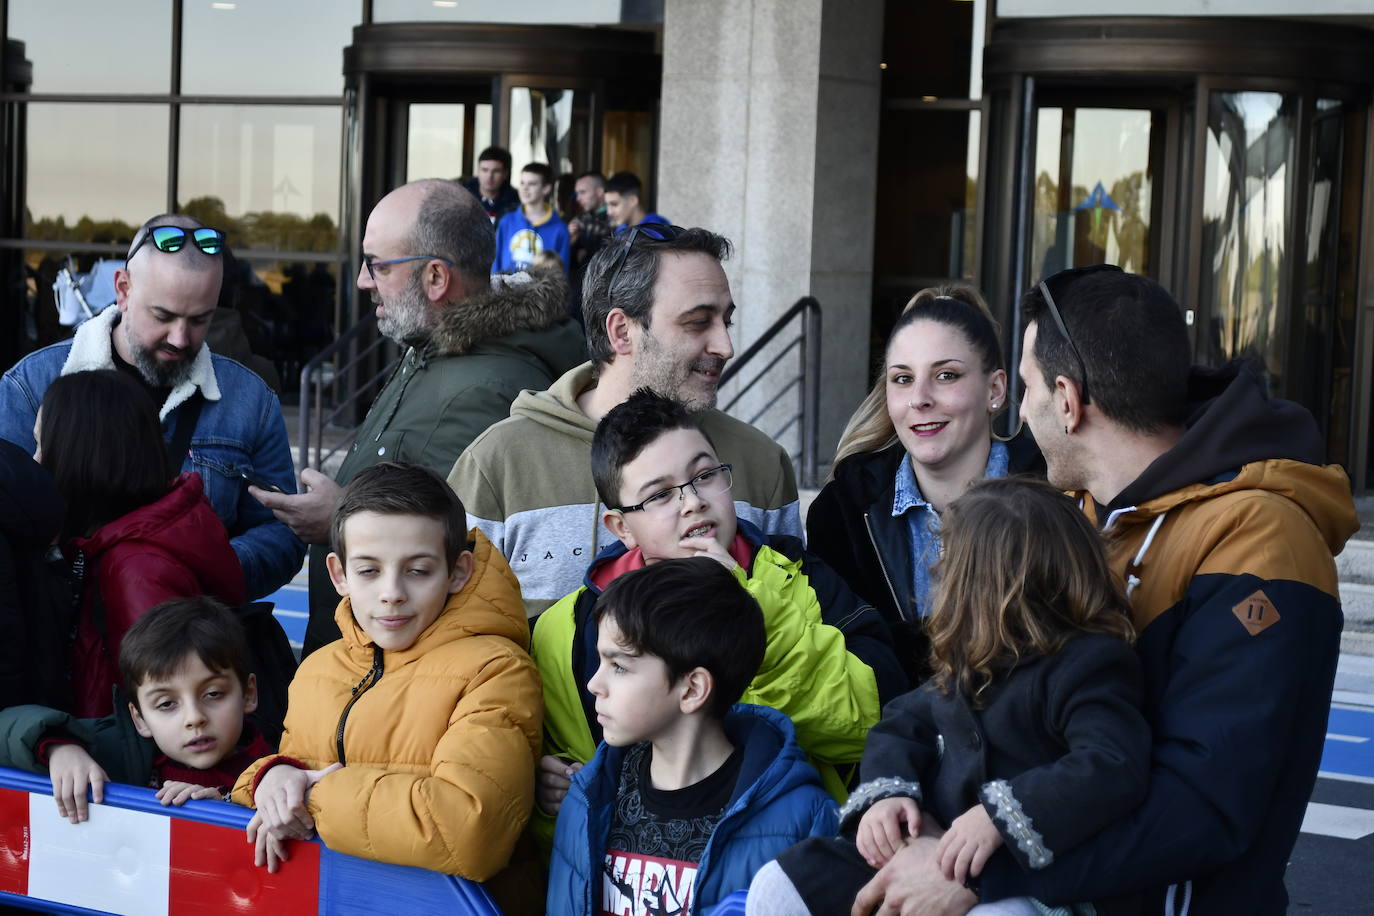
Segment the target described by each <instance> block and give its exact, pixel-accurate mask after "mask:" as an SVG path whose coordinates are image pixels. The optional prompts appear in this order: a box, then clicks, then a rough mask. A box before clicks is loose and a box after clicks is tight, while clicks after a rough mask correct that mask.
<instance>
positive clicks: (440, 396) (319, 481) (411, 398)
mask: <svg viewBox="0 0 1374 916" xmlns="http://www.w3.org/2000/svg"><path fill="white" fill-rule="evenodd" d="M495 251H496V234H495V230H494V229H492V226H491V222H490V220H488V219H487V213H486V211H485V210H484V209H482V206H481V204H480V203H479V202H478V201H477V199H476V198H475V197H473V196H472V195H471V194H469V193H468V192H467V191H465V190H464V189H463V188H462V186H461V185H459V184H457V183H456V182H452V181H446V180H443V179H438V178H430V179H423V180H421V181H413V182H411V183H410V184H406V185H403V186H401V187H399V188H397V189H396V190H394V191H392V192H391V193H390V194H387V195H386V196H385V197H383V198H382V199H381V200H380V201H379V202H378V203H377V206H376V207H374V208H373V210H372V213H371V214H370V215H369V216H368V218H367V227H366V229H365V231H364V233H363V251H362V258H361V262H362V263H361V264H360V265H359V267H358V279H357V283H358V289H359V290H360V291H361V292H362V293H364V294H366V295H367V296H368V297H369V298H370V299H371V302H372V305H373V307H374V309H375V314H376V317H377V330H378V331H380V332H381V333H382V334H383V335H385V336H386V337H388V338H390V339H391V340H393V341H395V342H396V343H397V344H398V345H399V346H400V347H401V349H402V357H401V362H400V365H399V366H398V367H397V368H396V370H395V372H393V373H392V375H391V377H390V378H389V379H388V380H387V382H386V385H385V387H383V388H382V390H381V392H380V393H379V394H378V395H377V399H376V400H375V401H374V402H373V403H372V407H371V409H370V410H369V411H368V413H367V416H366V417H365V418H364V419H363V422H362V425H361V426H360V427H359V428H358V432H357V435H356V436H355V438H354V440H353V446H352V448H351V449H350V450H349V452H348V455H347V456H346V457H345V458H344V462H343V464H342V465H341V466H340V468H339V471H338V473H337V474H336V475H335V477H334V478H333V479H330V478H329V477H328V476H326V475H325V474H323V473H321V472H320V471H317V470H315V469H312V468H306V469H305V470H303V471H302V472H301V483H303V484H304V485H305V486H306V487H308V488H309V491H308V492H307V493H303V494H300V495H291V494H280V493H270V492H267V491H266V490H259V489H257V488H256V487H254V488H252V490H251V492H252V493H253V495H254V496H256V497H257V498H258V499H260V500H261V501H262V503H263V504H264V505H266V506H268V507H269V508H271V509H272V510H273V511H274V512H275V513H276V514H277V517H278V518H279V519H281V520H282V521H284V522H286V523H287V524H288V525H290V526H291V529H292V530H293V531H295V532H296V534H297V535H298V536H299V537H300V538H301V540H303V541H305V542H306V543H307V544H310V545H311V553H310V622H309V624H308V625H307V628H306V634H305V646H304V653H305V654H309V653H310V652H312V651H314V650H315V649H317V648H319V647H320V646H322V645H324V644H325V643H328V642H333V641H334V640H335V639H338V638H339V628H338V626H337V625H336V624H335V623H334V609H335V607H336V606H337V604H338V601H339V598H338V594H337V593H336V592H335V591H334V585H333V583H332V582H330V580H329V572H328V570H327V568H326V567H325V562H324V560H325V555H326V554H327V553H328V545H329V516H330V512H331V511H332V509H333V506H334V502H335V501H336V499H337V498H338V494H339V490H340V488H341V487H343V486H345V485H346V484H347V483H348V482H349V481H350V480H352V479H353V478H354V477H355V476H357V474H358V472H359V471H362V470H363V469H364V468H368V467H371V466H372V465H374V464H377V463H379V462H382V461H410V462H414V463H416V464H422V465H424V466H425V467H428V468H430V469H431V470H433V471H435V472H436V473H438V474H441V475H442V474H446V473H448V470H449V468H451V467H452V466H453V462H454V461H455V460H456V459H457V458H458V455H459V454H460V453H461V452H462V451H463V449H465V448H466V447H467V445H468V443H469V442H471V441H472V440H473V439H474V438H475V437H476V436H477V435H478V434H479V433H481V432H482V431H483V430H485V429H486V428H487V427H488V426H490V425H491V424H493V423H495V422H497V421H498V420H501V419H503V418H505V417H506V416H507V415H508V414H509V412H510V406H511V402H512V401H514V400H515V397H516V395H517V394H519V393H520V392H521V390H523V389H526V388H533V389H535V390H538V389H541V388H543V387H545V386H546V385H548V384H549V382H551V381H553V380H554V379H556V378H558V376H559V375H561V374H562V373H563V372H565V371H566V370H567V369H569V368H570V367H572V366H575V365H577V364H578V363H579V362H581V361H582V360H583V359H584V358H585V354H586V348H585V345H584V344H583V341H582V332H581V329H580V328H578V326H577V323H576V322H575V321H573V320H572V319H570V318H569V317H568V316H567V311H566V308H565V304H564V303H565V300H566V298H567V284H566V281H565V280H564V279H563V276H562V274H559V273H555V274H553V275H549V274H544V273H541V274H540V275H539V276H533V275H530V274H523V273H522V274H515V275H513V276H510V277H492V276H491V263H492V258H493V257H494V254H495Z"/></svg>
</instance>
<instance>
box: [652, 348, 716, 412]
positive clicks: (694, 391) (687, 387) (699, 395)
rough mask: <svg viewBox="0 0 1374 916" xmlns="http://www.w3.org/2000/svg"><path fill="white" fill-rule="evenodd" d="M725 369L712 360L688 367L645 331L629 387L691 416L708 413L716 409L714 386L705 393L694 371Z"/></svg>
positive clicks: (687, 364) (696, 361) (702, 358)
mask: <svg viewBox="0 0 1374 916" xmlns="http://www.w3.org/2000/svg"><path fill="white" fill-rule="evenodd" d="M724 368H725V360H723V359H720V358H719V357H713V356H703V357H701V358H700V359H696V360H693V361H692V362H689V363H683V362H681V361H679V360H678V359H676V358H675V357H674V355H673V353H671V352H670V351H669V350H668V349H667V348H666V347H664V346H663V345H662V344H660V343H659V342H658V338H656V337H654V335H653V333H652V332H650V331H649V330H648V329H647V328H646V329H645V331H644V336H643V338H641V347H640V351H639V353H638V354H636V356H635V364H634V371H633V373H631V378H630V381H631V387H632V388H634V389H638V388H648V389H650V390H652V391H653V392H654V393H655V394H658V395H660V396H661V397H665V398H672V399H673V400H674V401H677V402H679V403H680V404H682V405H683V406H684V407H686V408H687V409H688V410H691V411H694V412H695V411H700V410H708V409H710V408H712V407H715V406H716V386H715V385H711V386H710V389H709V390H707V384H708V383H707V381H706V380H705V379H704V378H701V377H700V376H697V375H695V374H694V373H695V372H696V371H697V370H709V371H714V372H716V373H719V372H720V371H721V370H722V369H724Z"/></svg>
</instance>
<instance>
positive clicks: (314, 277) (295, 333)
mask: <svg viewBox="0 0 1374 916" xmlns="http://www.w3.org/2000/svg"><path fill="white" fill-rule="evenodd" d="M338 273H339V271H338V265H337V264H335V263H308V262H302V261H277V260H259V259H250V260H238V261H237V267H236V269H234V270H233V276H234V282H233V283H232V284H231V285H230V288H229V290H228V292H227V293H226V295H225V296H224V297H222V298H221V307H225V306H228V307H230V308H232V309H234V310H235V311H236V312H237V314H238V322H239V324H241V326H242V328H243V333H244V335H245V336H246V338H247V341H248V343H249V345H250V346H251V348H252V351H253V353H254V354H256V355H257V356H258V357H260V358H262V359H265V360H267V361H269V362H270V364H271V365H272V367H273V368H274V369H275V370H276V374H277V376H278V378H279V379H280V383H281V388H280V389H279V390H281V391H285V392H293V391H296V390H297V389H298V388H299V387H300V370H301V366H302V365H303V364H304V363H305V362H306V361H307V360H309V359H310V357H312V356H314V355H315V354H316V353H318V352H319V351H320V350H321V349H323V348H324V346H325V345H326V344H328V343H329V342H330V341H332V340H333V339H334V306H335V292H336V290H337V288H338ZM255 368H256V367H255ZM258 371H259V374H264V373H263V372H262V370H261V369H259V370H258Z"/></svg>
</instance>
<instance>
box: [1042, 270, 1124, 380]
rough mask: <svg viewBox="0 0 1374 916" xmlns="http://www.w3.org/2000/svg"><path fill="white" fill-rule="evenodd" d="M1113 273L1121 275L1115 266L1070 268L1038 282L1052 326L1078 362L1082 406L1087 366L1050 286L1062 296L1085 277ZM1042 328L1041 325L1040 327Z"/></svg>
mask: <svg viewBox="0 0 1374 916" xmlns="http://www.w3.org/2000/svg"><path fill="white" fill-rule="evenodd" d="M1110 271H1115V272H1116V273H1121V268H1120V267H1117V266H1116V265H1115V264H1093V265H1091V266H1089V267H1070V268H1069V269H1068V270H1061V271H1059V273H1057V274H1054V275H1052V276H1049V277H1046V278H1045V279H1043V280H1041V281H1040V296H1041V298H1043V299H1044V300H1045V306H1046V307H1047V308H1048V309H1049V310H1050V317H1051V318H1053V319H1054V326H1055V327H1057V328H1059V333H1060V334H1062V335H1063V336H1064V342H1065V343H1067V344H1068V345H1069V349H1070V350H1072V351H1073V358H1074V359H1076V360H1077V361H1078V377H1079V382H1078V396H1079V399H1080V400H1082V402H1083V403H1084V404H1087V403H1089V401H1088V365H1087V363H1085V362H1083V354H1082V353H1080V352H1079V350H1078V345H1077V344H1076V343H1074V342H1073V338H1072V337H1071V336H1069V328H1068V325H1066V324H1064V316H1063V315H1060V314H1059V307H1058V306H1057V305H1055V304H1054V296H1052V295H1050V286H1051V285H1053V286H1054V287H1055V288H1056V289H1057V290H1059V295H1060V296H1063V295H1064V294H1065V293H1067V292H1068V291H1069V287H1071V286H1073V285H1074V284H1075V283H1076V282H1078V281H1079V280H1081V279H1082V278H1083V277H1086V276H1087V275H1088V274H1096V273H1106V272H1110ZM1042 327H1043V325H1042Z"/></svg>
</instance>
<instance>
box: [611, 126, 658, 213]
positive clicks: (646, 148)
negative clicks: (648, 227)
mask: <svg viewBox="0 0 1374 916" xmlns="http://www.w3.org/2000/svg"><path fill="white" fill-rule="evenodd" d="M653 148H654V116H653V113H652V112H648V111H622V110H617V111H608V112H606V114H605V117H603V118H602V119H601V166H600V167H601V173H602V174H603V175H607V176H610V175H614V174H615V173H616V172H633V173H634V174H636V175H638V176H639V180H640V181H641V182H642V183H643V186H644V202H645V204H646V205H647V204H648V202H649V201H652V200H653V199H654V191H653V188H652V187H651V185H652V184H653V178H654V170H653V162H652V154H653Z"/></svg>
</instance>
